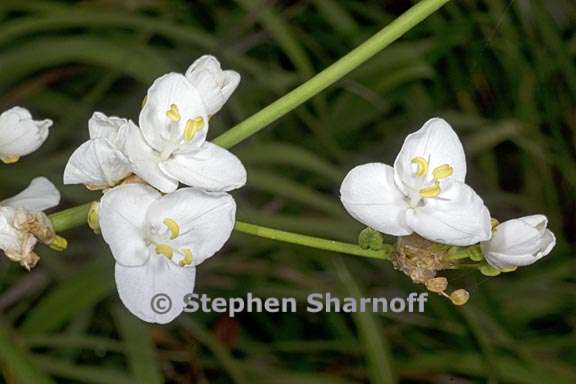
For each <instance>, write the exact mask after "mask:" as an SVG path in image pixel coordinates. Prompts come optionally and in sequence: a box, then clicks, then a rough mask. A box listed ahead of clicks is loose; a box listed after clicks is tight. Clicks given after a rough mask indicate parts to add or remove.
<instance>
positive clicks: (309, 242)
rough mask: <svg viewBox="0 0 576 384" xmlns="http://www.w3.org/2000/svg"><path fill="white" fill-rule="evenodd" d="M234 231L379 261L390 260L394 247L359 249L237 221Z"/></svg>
mask: <svg viewBox="0 0 576 384" xmlns="http://www.w3.org/2000/svg"><path fill="white" fill-rule="evenodd" d="M234 230H235V231H238V232H242V233H246V234H249V235H253V236H258V237H262V238H265V239H271V240H277V241H283V242H286V243H292V244H298V245H303V246H306V247H310V248H317V249H324V250H327V251H334V252H340V253H346V254H349V255H355V256H363V257H371V258H374V259H380V260H390V255H391V253H392V250H393V249H394V247H393V246H392V245H388V244H386V245H385V246H384V248H383V249H382V250H380V251H374V250H371V249H363V248H360V246H359V245H357V244H351V243H343V242H340V241H334V240H327V239H321V238H318V237H313V236H307V235H301V234H298V233H293V232H286V231H281V230H279V229H273V228H267V227H261V226H259V225H254V224H249V223H244V222H241V221H237V222H236V225H235V226H234Z"/></svg>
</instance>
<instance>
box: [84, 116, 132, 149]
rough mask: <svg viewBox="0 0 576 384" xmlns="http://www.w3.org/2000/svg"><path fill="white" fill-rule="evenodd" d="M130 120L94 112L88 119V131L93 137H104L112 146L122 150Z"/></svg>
mask: <svg viewBox="0 0 576 384" xmlns="http://www.w3.org/2000/svg"><path fill="white" fill-rule="evenodd" d="M128 124H129V122H128V120H126V119H122V118H120V117H115V116H110V117H108V116H106V115H105V114H103V113H101V112H94V114H92V117H91V118H90V120H88V131H89V132H90V138H91V139H97V138H103V139H106V140H108V142H110V144H112V146H113V147H114V148H116V149H118V150H120V151H121V150H122V148H123V147H124V143H125V142H126V135H127V133H128Z"/></svg>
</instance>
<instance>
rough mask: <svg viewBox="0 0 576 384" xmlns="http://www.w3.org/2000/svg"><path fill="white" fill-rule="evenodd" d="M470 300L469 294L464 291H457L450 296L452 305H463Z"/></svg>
mask: <svg viewBox="0 0 576 384" xmlns="http://www.w3.org/2000/svg"><path fill="white" fill-rule="evenodd" d="M469 299H470V293H468V291H467V290H465V289H457V290H455V291H454V292H452V293H451V294H450V300H452V304H454V305H464V304H466V303H467V302H468V300H469Z"/></svg>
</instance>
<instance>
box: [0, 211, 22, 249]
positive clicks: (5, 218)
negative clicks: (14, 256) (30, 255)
mask: <svg viewBox="0 0 576 384" xmlns="http://www.w3.org/2000/svg"><path fill="white" fill-rule="evenodd" d="M14 215H15V209H14V208H12V207H6V206H0V250H2V251H4V252H9V253H10V252H12V253H19V252H21V246H20V237H21V236H20V233H19V232H18V230H17V229H16V228H14V226H13V225H12V223H13V222H14Z"/></svg>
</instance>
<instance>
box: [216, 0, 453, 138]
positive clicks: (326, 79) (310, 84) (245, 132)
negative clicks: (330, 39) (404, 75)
mask: <svg viewBox="0 0 576 384" xmlns="http://www.w3.org/2000/svg"><path fill="white" fill-rule="evenodd" d="M448 1H450V0H422V1H420V2H419V3H418V4H416V5H414V6H413V7H412V8H410V9H409V10H408V11H406V12H405V13H404V14H402V15H401V16H399V17H398V18H396V19H395V20H394V21H393V22H391V23H390V24H389V25H387V26H386V27H385V28H383V29H382V30H380V32H378V33H376V34H375V35H374V36H372V37H371V38H370V39H368V40H366V41H365V42H364V43H362V44H361V45H360V46H358V47H357V48H356V49H354V50H352V51H350V52H349V53H348V54H347V55H346V56H344V57H342V58H341V59H340V60H338V61H337V62H335V63H334V64H332V65H331V66H329V67H328V68H326V69H325V70H323V71H322V72H320V73H319V74H317V75H316V76H314V77H313V78H311V79H310V80H308V81H307V82H305V83H304V84H302V85H300V86H299V87H298V88H296V89H294V90H292V91H291V92H289V93H287V94H286V95H284V96H282V97H281V98H279V99H278V100H276V101H275V102H274V103H272V104H270V105H269V106H267V107H266V108H264V109H262V110H261V111H259V112H257V113H255V114H254V115H252V116H250V117H249V118H248V119H246V120H244V121H243V122H241V123H240V124H238V125H236V126H235V127H233V128H231V129H230V130H228V131H227V132H225V133H224V134H222V135H220V136H219V137H217V138H216V139H215V140H214V143H216V144H218V145H220V146H222V147H225V148H229V147H232V146H234V145H236V144H238V143H239V142H241V141H243V140H245V139H246V138H248V137H250V136H252V135H253V134H255V133H256V132H258V131H260V130H261V129H263V128H264V127H266V126H267V125H268V124H270V123H272V122H273V121H275V120H277V119H279V118H280V117H282V116H284V115H285V114H286V113H288V112H290V111H291V110H293V109H294V108H296V107H298V106H299V105H301V104H302V103H304V102H305V101H307V100H308V99H310V98H312V97H313V96H315V95H317V94H318V93H320V92H321V91H323V90H324V89H326V88H327V87H329V86H330V85H332V84H334V83H335V82H336V81H338V80H340V79H341V78H342V77H344V76H345V75H346V74H348V73H349V72H350V71H352V70H354V69H355V68H357V67H358V66H360V65H361V64H362V63H364V62H366V61H367V60H368V59H370V58H371V57H372V56H374V55H375V54H377V53H378V52H380V51H381V50H382V49H384V48H386V47H387V46H388V45H390V44H391V43H393V42H394V41H395V40H397V39H399V38H400V37H401V36H402V35H404V34H405V33H406V32H408V31H409V30H410V29H412V28H413V27H414V26H416V25H417V24H418V23H420V22H421V21H423V20H424V19H426V18H427V17H428V16H430V15H431V14H432V13H434V12H435V11H436V10H438V9H439V8H440V7H442V6H443V5H444V4H446V3H447V2H448Z"/></svg>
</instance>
